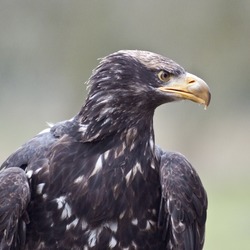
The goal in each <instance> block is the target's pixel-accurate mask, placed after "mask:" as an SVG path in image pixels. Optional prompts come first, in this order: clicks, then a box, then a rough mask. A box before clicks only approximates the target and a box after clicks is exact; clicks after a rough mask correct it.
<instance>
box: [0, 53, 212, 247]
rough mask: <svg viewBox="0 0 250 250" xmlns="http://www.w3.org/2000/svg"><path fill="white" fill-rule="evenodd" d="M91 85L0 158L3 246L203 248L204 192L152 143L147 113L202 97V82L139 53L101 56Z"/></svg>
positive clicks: (177, 158) (205, 95) (186, 167)
mask: <svg viewBox="0 0 250 250" xmlns="http://www.w3.org/2000/svg"><path fill="white" fill-rule="evenodd" d="M162 72H164V74H163V73H162ZM181 79H186V81H187V82H188V88H189V90H185V91H184V90H183V89H181V90H180V86H181V84H180V81H181ZM176 82H177V83H178V86H176V85H175V84H176ZM194 84H196V85H197V84H198V87H197V86H196V85H195V86H193V85H194ZM88 85H89V93H88V97H87V100H86V103H85V104H84V105H83V107H82V108H81V110H80V112H79V113H78V114H77V115H76V116H75V117H73V118H72V119H71V120H68V121H63V122H59V123H57V124H55V125H52V126H50V127H49V128H48V129H46V130H44V131H42V132H41V133H40V134H38V135H37V136H35V137H34V138H33V139H31V140H30V141H28V142H27V143H26V144H24V145H23V146H22V147H21V148H19V149H18V150H17V151H16V152H15V153H13V154H12V155H11V156H10V157H9V158H8V159H7V160H6V161H5V162H4V163H3V164H2V167H1V169H2V170H1V171H0V181H1V180H4V181H1V182H0V249H37V250H38V249H62V250H63V249H65V250H66V249H75V250H78V249H79V250H80V249H83V250H87V249H128V250H130V249H176V250H178V249H180V250H181V249H183V250H184V249H185V250H189V249H190V250H191V249H192V250H193V249H194V250H195V249H196V250H199V249H202V247H203V244H204V232H205V222H206V209H207V197H206V192H205V190H204V188H203V186H202V183H201V181H200V178H199V177H198V175H197V173H196V171H195V170H194V168H193V167H192V166H191V164H190V163H189V162H188V161H187V160H186V158H185V157H184V156H182V155H181V154H179V153H174V152H165V151H163V150H162V149H160V148H159V147H157V146H156V145H155V140H154V130H153V114H154V110H155V108H156V107H158V106H159V105H161V104H163V103H167V102H172V101H176V100H180V99H190V100H192V101H195V102H198V103H202V104H205V105H208V103H209V100H210V93H209V90H208V87H207V85H206V84H205V83H204V82H203V81H202V80H201V79H200V78H196V77H194V76H193V75H192V76H191V74H189V75H187V73H186V72H185V70H184V69H183V68H182V67H181V66H179V65H178V64H176V63H175V62H173V61H172V60H170V59H167V58H165V57H162V56H160V55H157V54H154V53H151V52H145V51H119V52H116V53H114V54H111V55H109V56H107V57H105V58H104V59H102V61H101V62H100V64H99V65H98V67H97V68H96V69H95V70H94V71H93V74H92V76H91V77H90V79H89V81H88ZM190 85H192V86H191V88H192V89H191V90H190ZM185 88H186V87H185ZM203 101H204V103H203ZM17 180H18V181H17Z"/></svg>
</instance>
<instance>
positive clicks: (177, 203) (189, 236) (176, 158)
mask: <svg viewBox="0 0 250 250" xmlns="http://www.w3.org/2000/svg"><path fill="white" fill-rule="evenodd" d="M160 179H161V188H162V202H161V208H160V213H161V214H160V218H161V219H160V221H159V225H161V226H163V227H164V228H165V233H164V235H165V239H167V238H168V239H169V240H168V243H167V249H175V250H176V249H178V250H181V249H183V250H184V249H185V250H201V249H202V247H203V244H204V234H205V222H206V210H207V195H206V192H205V190H204V188H203V185H202V183H201V181H200V178H199V176H198V175H197V173H196V171H195V170H194V168H193V167H192V166H191V164H190V163H189V162H188V161H187V160H186V158H185V157H184V156H183V155H181V154H179V153H171V152H168V153H163V154H162V155H161V164H160ZM162 213H164V214H162Z"/></svg>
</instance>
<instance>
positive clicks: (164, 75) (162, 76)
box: [158, 70, 171, 82]
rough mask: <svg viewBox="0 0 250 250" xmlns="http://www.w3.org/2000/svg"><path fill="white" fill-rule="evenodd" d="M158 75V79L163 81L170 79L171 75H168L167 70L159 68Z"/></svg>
mask: <svg viewBox="0 0 250 250" xmlns="http://www.w3.org/2000/svg"><path fill="white" fill-rule="evenodd" d="M158 77H159V79H160V80H161V81H163V82H168V81H169V80H170V77H171V75H170V74H169V73H168V72H166V71H164V70H161V71H160V72H159V73H158Z"/></svg>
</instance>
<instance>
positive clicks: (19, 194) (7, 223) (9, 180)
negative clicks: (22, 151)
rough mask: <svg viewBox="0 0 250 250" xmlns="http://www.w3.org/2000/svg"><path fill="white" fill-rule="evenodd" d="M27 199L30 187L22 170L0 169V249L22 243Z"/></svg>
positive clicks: (15, 246)
mask: <svg viewBox="0 0 250 250" xmlns="http://www.w3.org/2000/svg"><path fill="white" fill-rule="evenodd" d="M29 201H30V188H29V183H28V178H27V176H26V174H25V172H24V170H22V169H21V168H17V167H12V168H6V169H3V170H1V172H0V249H4V250H7V249H16V248H17V247H20V248H21V247H22V246H23V245H24V242H25V235H26V229H25V228H26V223H28V220H29V219H28V216H27V213H26V208H27V205H28V203H29ZM18 249H19V248H18Z"/></svg>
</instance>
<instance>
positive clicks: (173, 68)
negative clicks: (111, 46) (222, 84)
mask: <svg viewBox="0 0 250 250" xmlns="http://www.w3.org/2000/svg"><path fill="white" fill-rule="evenodd" d="M88 84H89V88H90V91H89V97H88V99H92V98H94V97H95V96H96V97H97V96H98V97H104V96H106V98H107V99H115V98H118V99H119V101H120V103H124V107H123V108H125V107H128V109H129V108H130V107H129V106H131V105H128V101H127V99H130V103H132V105H137V106H139V105H140V106H141V107H144V109H145V108H149V109H155V108H156V107H157V106H159V105H160V104H163V103H167V102H171V101H175V100H181V99H189V100H192V101H195V102H198V103H201V104H203V105H205V106H207V105H209V102H210V91H209V88H208V86H207V85H206V83H205V82H204V81H203V80H202V79H200V78H198V77H196V76H194V75H192V74H190V73H187V72H186V71H185V70H184V68H182V67H181V66H180V65H178V64H177V63H176V62H174V61H173V60H171V59H168V58H166V57H163V56H161V55H158V54H155V53H152V52H148V51H138V50H121V51H118V52H116V53H114V54H111V55H109V56H107V57H105V58H104V59H102V60H101V62H100V64H99V66H98V67H97V68H96V70H95V71H94V72H93V75H92V76H91V78H90V80H89V82H88ZM132 98H134V99H135V100H133V99H132ZM131 99H132V101H131ZM97 100H98V99H97ZM111 101H114V100H111Z"/></svg>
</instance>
